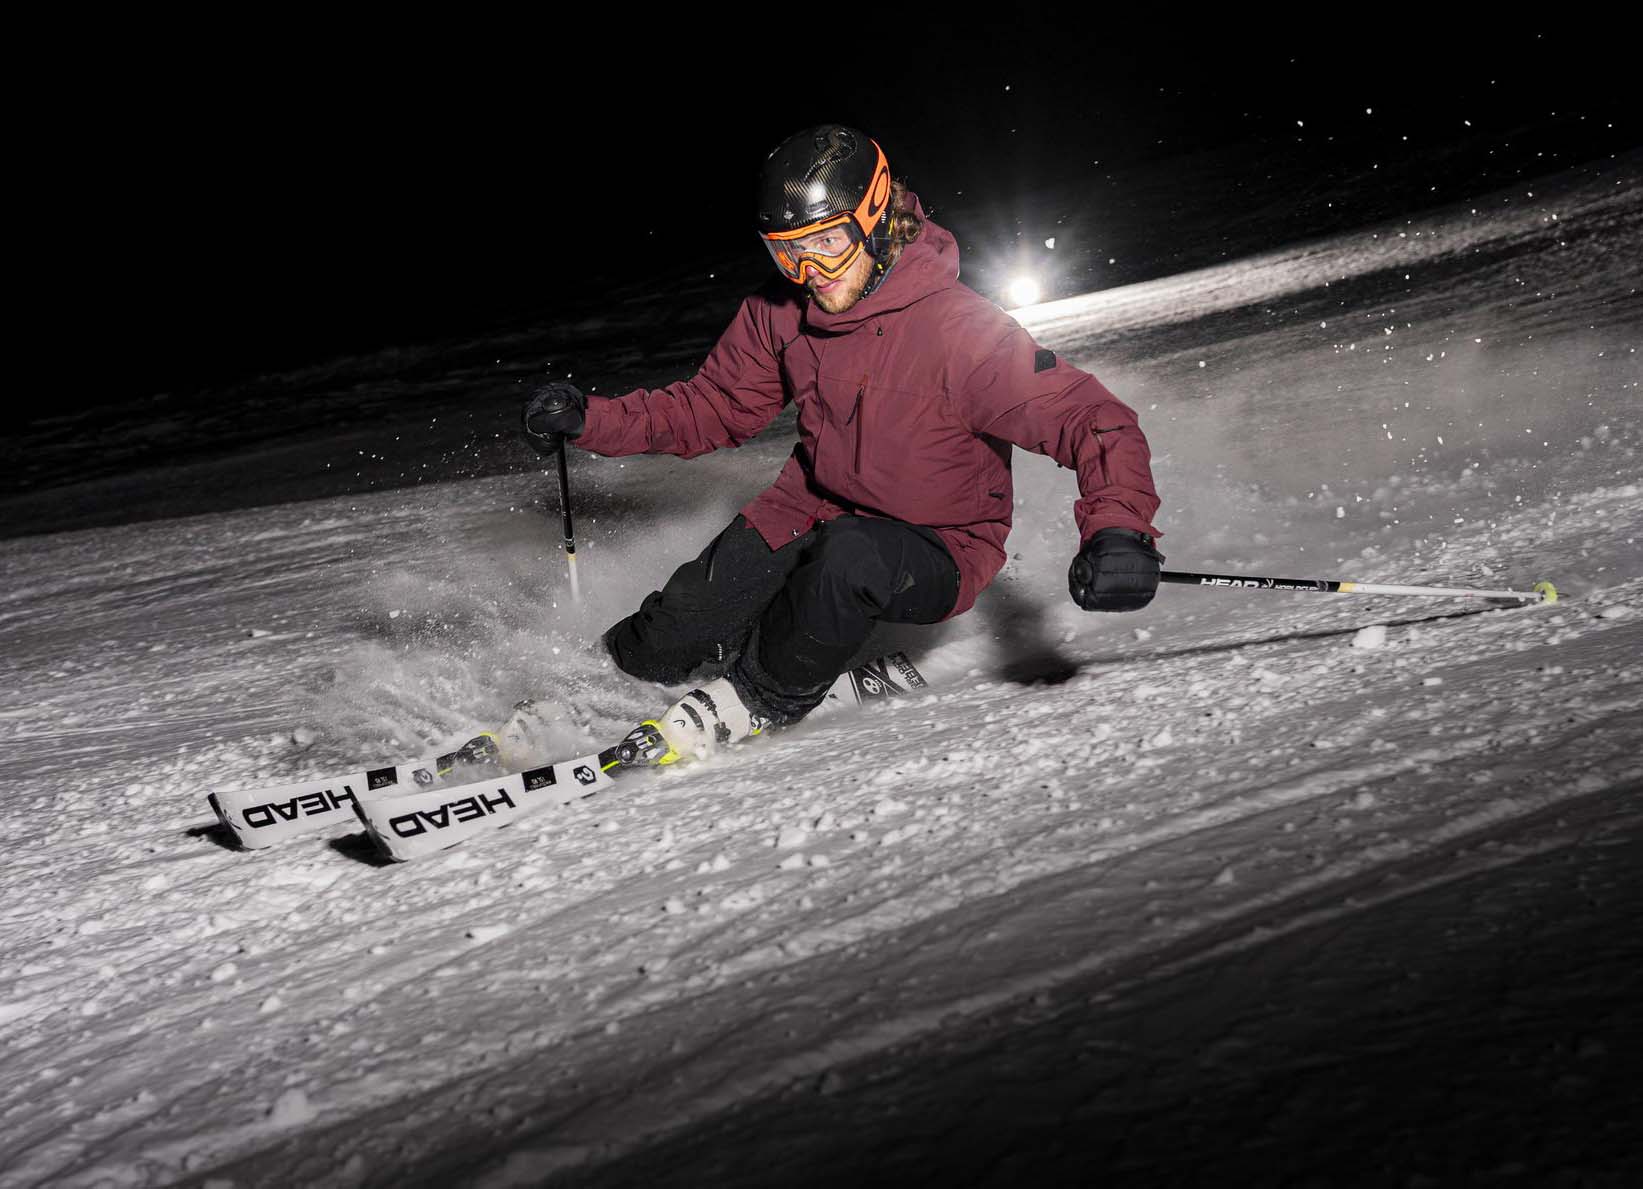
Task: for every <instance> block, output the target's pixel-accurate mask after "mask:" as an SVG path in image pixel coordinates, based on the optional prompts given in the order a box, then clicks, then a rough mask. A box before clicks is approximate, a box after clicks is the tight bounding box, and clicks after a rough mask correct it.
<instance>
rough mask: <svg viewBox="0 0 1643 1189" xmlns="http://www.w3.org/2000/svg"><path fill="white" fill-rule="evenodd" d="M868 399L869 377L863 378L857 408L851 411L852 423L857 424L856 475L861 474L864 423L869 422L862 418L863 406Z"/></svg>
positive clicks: (858, 392) (858, 389) (857, 398)
mask: <svg viewBox="0 0 1643 1189" xmlns="http://www.w3.org/2000/svg"><path fill="white" fill-rule="evenodd" d="M866 399H867V377H866V376H863V377H862V378H861V385H860V387H858V388H857V389H856V406H855V408H853V409H851V410H850V421H854V422H855V423H856V468H855V471H856V474H858V475H859V474H861V439H862V437H863V434H862V430H863V428H864V425H863V423H864V422H865V421H866V420H867V419H866V418H865V417H863V416H862V405H863V403H864V402H865V401H866ZM846 424H849V422H846Z"/></svg>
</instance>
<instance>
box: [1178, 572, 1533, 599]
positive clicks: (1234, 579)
mask: <svg viewBox="0 0 1643 1189" xmlns="http://www.w3.org/2000/svg"><path fill="white" fill-rule="evenodd" d="M1158 577H1159V581H1161V582H1176V583H1180V584H1182V585H1185V586H1239V587H1245V588H1250V589H1254V590H1296V591H1311V592H1314V593H1318V594H1381V595H1428V596H1433V597H1440V598H1452V599H1520V600H1522V601H1523V602H1526V603H1555V602H1557V587H1555V586H1553V585H1552V584H1551V583H1550V582H1537V583H1535V585H1534V589H1533V590H1532V591H1523V590H1461V589H1458V588H1455V587H1449V586H1389V585H1386V584H1384V583H1378V582H1347V581H1342V580H1339V579H1334V578H1262V577H1258V576H1256V575H1252V574H1195V573H1191V572H1189V571H1186V570H1165V571H1164V572H1163V573H1162V574H1160V575H1159V576H1158Z"/></svg>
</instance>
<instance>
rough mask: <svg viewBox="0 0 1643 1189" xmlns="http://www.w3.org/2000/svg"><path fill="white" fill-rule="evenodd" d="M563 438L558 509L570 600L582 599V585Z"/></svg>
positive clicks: (560, 449) (560, 452)
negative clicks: (562, 530) (561, 516)
mask: <svg viewBox="0 0 1643 1189" xmlns="http://www.w3.org/2000/svg"><path fill="white" fill-rule="evenodd" d="M567 453H568V451H567V450H566V449H565V443H564V441H563V440H561V441H560V443H559V510H560V511H561V512H563V513H564V516H565V564H566V566H567V567H568V568H569V569H570V597H571V601H572V602H576V603H580V602H581V601H582V587H581V585H580V583H578V582H577V580H576V526H575V524H574V523H572V521H571V511H570V465H569V464H568V463H567V462H566V461H565V455H566V454H567Z"/></svg>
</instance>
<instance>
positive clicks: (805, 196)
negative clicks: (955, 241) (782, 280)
mask: <svg viewBox="0 0 1643 1189" xmlns="http://www.w3.org/2000/svg"><path fill="white" fill-rule="evenodd" d="M890 194H891V184H890V164H889V162H888V161H887V160H885V156H884V150H883V149H881V148H880V147H879V145H878V143H877V142H876V141H874V140H873V138H872V137H870V136H868V135H867V134H866V133H865V132H861V131H858V130H857V129H855V128H849V127H846V126H845V125H843V124H822V125H819V126H818V127H815V128H807V129H805V130H804V131H803V132H800V133H797V134H795V135H793V136H790V137H788V138H787V139H786V140H784V141H783V142H782V143H781V144H779V145H777V146H776V148H775V149H774V150H773V151H772V152H771V153H770V156H769V157H767V158H766V159H765V163H764V169H763V171H762V172H761V173H760V176H759V211H758V220H759V236H760V238H761V239H762V240H763V241H764V244H765V247H766V248H768V249H769V251H770V255H771V258H772V259H773V260H775V262H776V266H777V267H778V268H779V269H781V271H782V273H783V274H784V275H785V276H786V277H787V278H788V279H789V280H792V281H796V282H802V281H803V280H804V279H805V277H806V276H807V275H809V274H811V273H815V274H819V275H821V276H823V277H826V278H828V279H833V278H836V277H837V276H840V275H842V274H843V273H844V271H845V270H846V269H848V268H849V267H850V266H851V265H853V264H854V263H855V259H856V256H857V255H859V254H860V253H861V252H862V251H866V252H867V253H868V255H870V256H871V257H873V260H874V262H875V265H874V269H873V277H872V279H871V280H870V281H869V282H868V285H867V288H866V290H865V292H867V293H871V292H872V291H873V289H874V288H876V287H877V286H878V283H879V282H880V281H881V280H882V279H883V278H884V273H885V256H886V254H887V252H888V249H889V247H890ZM828 231H836V232H837V233H840V235H841V236H842V238H843V239H844V240H847V243H846V244H845V245H844V250H843V251H840V252H832V251H831V247H832V246H833V245H831V244H829V245H827V247H826V248H816V247H813V246H810V245H813V244H815V243H816V242H817V239H818V237H820V238H821V240H822V241H825V240H826V239H827V237H826V236H825V234H824V233H825V232H828ZM801 241H802V242H801Z"/></svg>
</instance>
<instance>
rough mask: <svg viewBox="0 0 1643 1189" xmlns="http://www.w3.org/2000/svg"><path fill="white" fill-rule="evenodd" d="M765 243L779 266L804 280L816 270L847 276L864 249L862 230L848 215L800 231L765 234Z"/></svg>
mask: <svg viewBox="0 0 1643 1189" xmlns="http://www.w3.org/2000/svg"><path fill="white" fill-rule="evenodd" d="M760 238H761V239H763V240H764V246H765V247H766V248H767V249H768V250H769V252H770V258H771V259H772V260H774V261H775V262H776V267H777V268H779V269H781V270H782V273H783V275H785V276H786V277H787V278H788V279H789V280H793V281H803V280H804V279H805V277H806V276H808V275H810V274H812V273H815V274H819V275H820V276H822V277H824V278H825V279H827V280H829V281H833V280H837V279H838V278H839V277H841V276H843V275H844V274H845V272H846V271H847V270H848V269H849V267H850V266H851V265H852V264H854V263H855V260H856V254H857V253H858V252H860V251H861V244H862V239H861V233H860V229H859V228H857V227H856V225H855V222H854V221H853V220H851V219H850V217H849V216H848V215H846V216H843V217H842V218H841V219H840V220H839V221H837V222H835V223H832V224H829V225H826V226H822V227H817V228H813V229H806V230H804V231H802V232H800V233H797V234H795V233H793V232H787V233H784V234H782V235H764V236H761V237H760Z"/></svg>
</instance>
